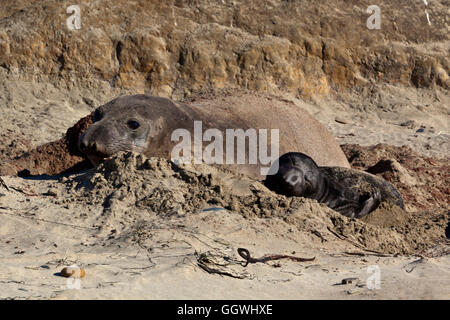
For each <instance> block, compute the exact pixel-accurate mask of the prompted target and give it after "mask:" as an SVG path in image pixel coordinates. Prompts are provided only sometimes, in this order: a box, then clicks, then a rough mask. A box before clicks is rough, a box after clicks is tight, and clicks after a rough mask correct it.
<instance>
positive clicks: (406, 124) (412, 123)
mask: <svg viewBox="0 0 450 320" xmlns="http://www.w3.org/2000/svg"><path fill="white" fill-rule="evenodd" d="M400 126H402V127H408V128H410V129H412V128H414V127H415V126H416V122H415V121H414V120H408V121H405V122H402V123H400Z"/></svg>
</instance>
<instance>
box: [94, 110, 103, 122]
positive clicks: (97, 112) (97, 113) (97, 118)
mask: <svg viewBox="0 0 450 320" xmlns="http://www.w3.org/2000/svg"><path fill="white" fill-rule="evenodd" d="M102 117H103V114H102V113H101V112H100V110H95V112H94V116H93V117H92V122H97V121H100V120H101V119H102Z"/></svg>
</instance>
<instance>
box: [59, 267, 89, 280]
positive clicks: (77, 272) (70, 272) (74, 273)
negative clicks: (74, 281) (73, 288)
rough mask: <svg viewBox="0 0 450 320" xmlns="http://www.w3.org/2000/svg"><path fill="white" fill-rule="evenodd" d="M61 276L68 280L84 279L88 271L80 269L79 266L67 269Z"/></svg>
mask: <svg viewBox="0 0 450 320" xmlns="http://www.w3.org/2000/svg"><path fill="white" fill-rule="evenodd" d="M60 274H61V276H63V277H66V278H69V277H71V278H84V276H85V275H86V271H84V269H82V268H79V267H77V266H71V267H65V268H63V269H62V270H61V272H60Z"/></svg>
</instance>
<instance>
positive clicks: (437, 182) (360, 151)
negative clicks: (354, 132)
mask: <svg viewBox="0 0 450 320" xmlns="http://www.w3.org/2000/svg"><path fill="white" fill-rule="evenodd" d="M341 147H342V149H343V150H344V153H345V154H346V156H347V158H348V160H349V162H350V164H351V165H352V167H353V168H355V169H359V170H365V171H367V172H370V173H372V174H376V175H379V176H381V177H383V178H384V179H386V180H387V181H389V182H390V183H392V184H393V185H394V186H395V187H396V188H397V190H398V191H400V193H401V194H402V196H403V199H404V201H405V205H406V209H407V210H414V211H416V210H430V209H432V208H447V209H448V208H449V204H450V189H449V185H448V181H450V165H449V159H448V157H446V158H436V157H433V158H431V157H427V156H423V155H421V154H419V153H417V152H414V151H413V150H412V149H411V148H410V147H407V146H402V147H396V146H390V145H386V144H378V145H376V146H368V147H365V146H359V145H354V144H346V145H342V146H341Z"/></svg>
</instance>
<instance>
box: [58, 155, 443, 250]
mask: <svg viewBox="0 0 450 320" xmlns="http://www.w3.org/2000/svg"><path fill="white" fill-rule="evenodd" d="M65 183H66V187H67V188H68V190H67V191H68V193H70V194H71V195H72V196H73V198H75V199H78V200H77V201H82V202H87V203H89V204H90V205H94V206H96V205H98V206H101V207H102V213H101V214H100V215H99V216H98V217H97V222H96V226H97V227H99V229H100V230H101V232H100V235H102V236H105V235H108V237H110V238H111V237H112V238H114V237H116V236H119V235H120V234H123V233H125V234H127V233H128V234H130V232H131V230H135V227H136V225H138V224H139V225H141V224H142V222H143V221H146V220H149V219H153V218H154V217H155V216H159V217H160V218H163V219H166V218H167V219H169V218H170V217H177V218H183V217H187V216H189V215H196V214H198V213H201V212H208V211H220V210H227V211H231V212H233V213H236V214H239V215H242V216H243V217H245V218H248V219H252V218H257V217H259V218H266V219H272V218H281V219H283V220H284V221H285V222H287V223H288V224H291V225H292V226H293V227H295V228H296V229H298V230H300V231H302V232H304V233H306V234H309V235H314V236H317V237H319V238H320V239H322V242H323V245H324V246H327V245H328V246H329V245H331V244H332V243H333V242H334V241H337V240H338V239H339V240H343V241H346V242H350V243H351V244H353V245H354V246H356V247H359V248H362V249H368V250H373V251H377V252H381V253H399V254H409V253H419V252H423V251H424V250H425V249H427V248H429V247H432V246H434V245H436V244H437V243H439V242H441V241H445V228H446V226H447V221H448V217H447V216H446V214H445V212H436V213H433V214H432V213H414V214H412V213H407V212H405V211H403V210H402V209H400V208H398V207H395V206H394V207H391V206H390V207H388V206H387V205H385V206H382V207H380V208H379V209H378V210H376V211H375V212H373V213H372V214H370V215H369V216H368V217H367V218H365V219H362V220H355V219H348V218H347V217H345V216H342V215H340V214H339V213H337V212H335V211H333V210H331V209H329V208H328V207H326V206H324V205H322V204H319V203H318V202H316V201H315V200H310V199H304V198H297V197H293V198H286V197H284V196H281V195H277V194H275V193H273V192H271V191H270V190H268V189H266V188H265V187H264V186H263V185H262V184H261V183H259V182H258V181H255V180H252V179H250V178H248V177H246V176H242V175H235V174H233V173H232V172H228V171H225V170H222V169H221V168H216V167H212V166H206V165H177V164H174V163H172V162H170V161H168V160H166V159H160V158H149V159H147V158H146V157H145V156H143V155H141V154H134V153H121V154H119V155H118V156H116V157H114V158H113V159H111V160H109V161H106V162H105V163H103V164H102V165H100V166H99V167H97V168H94V169H91V170H88V171H86V172H85V173H83V174H80V175H78V176H76V177H74V178H70V179H68V180H66V182H65ZM224 212H225V211H224ZM133 228H134V229H133ZM140 230H141V231H140V232H142V228H141V229H140Z"/></svg>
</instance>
